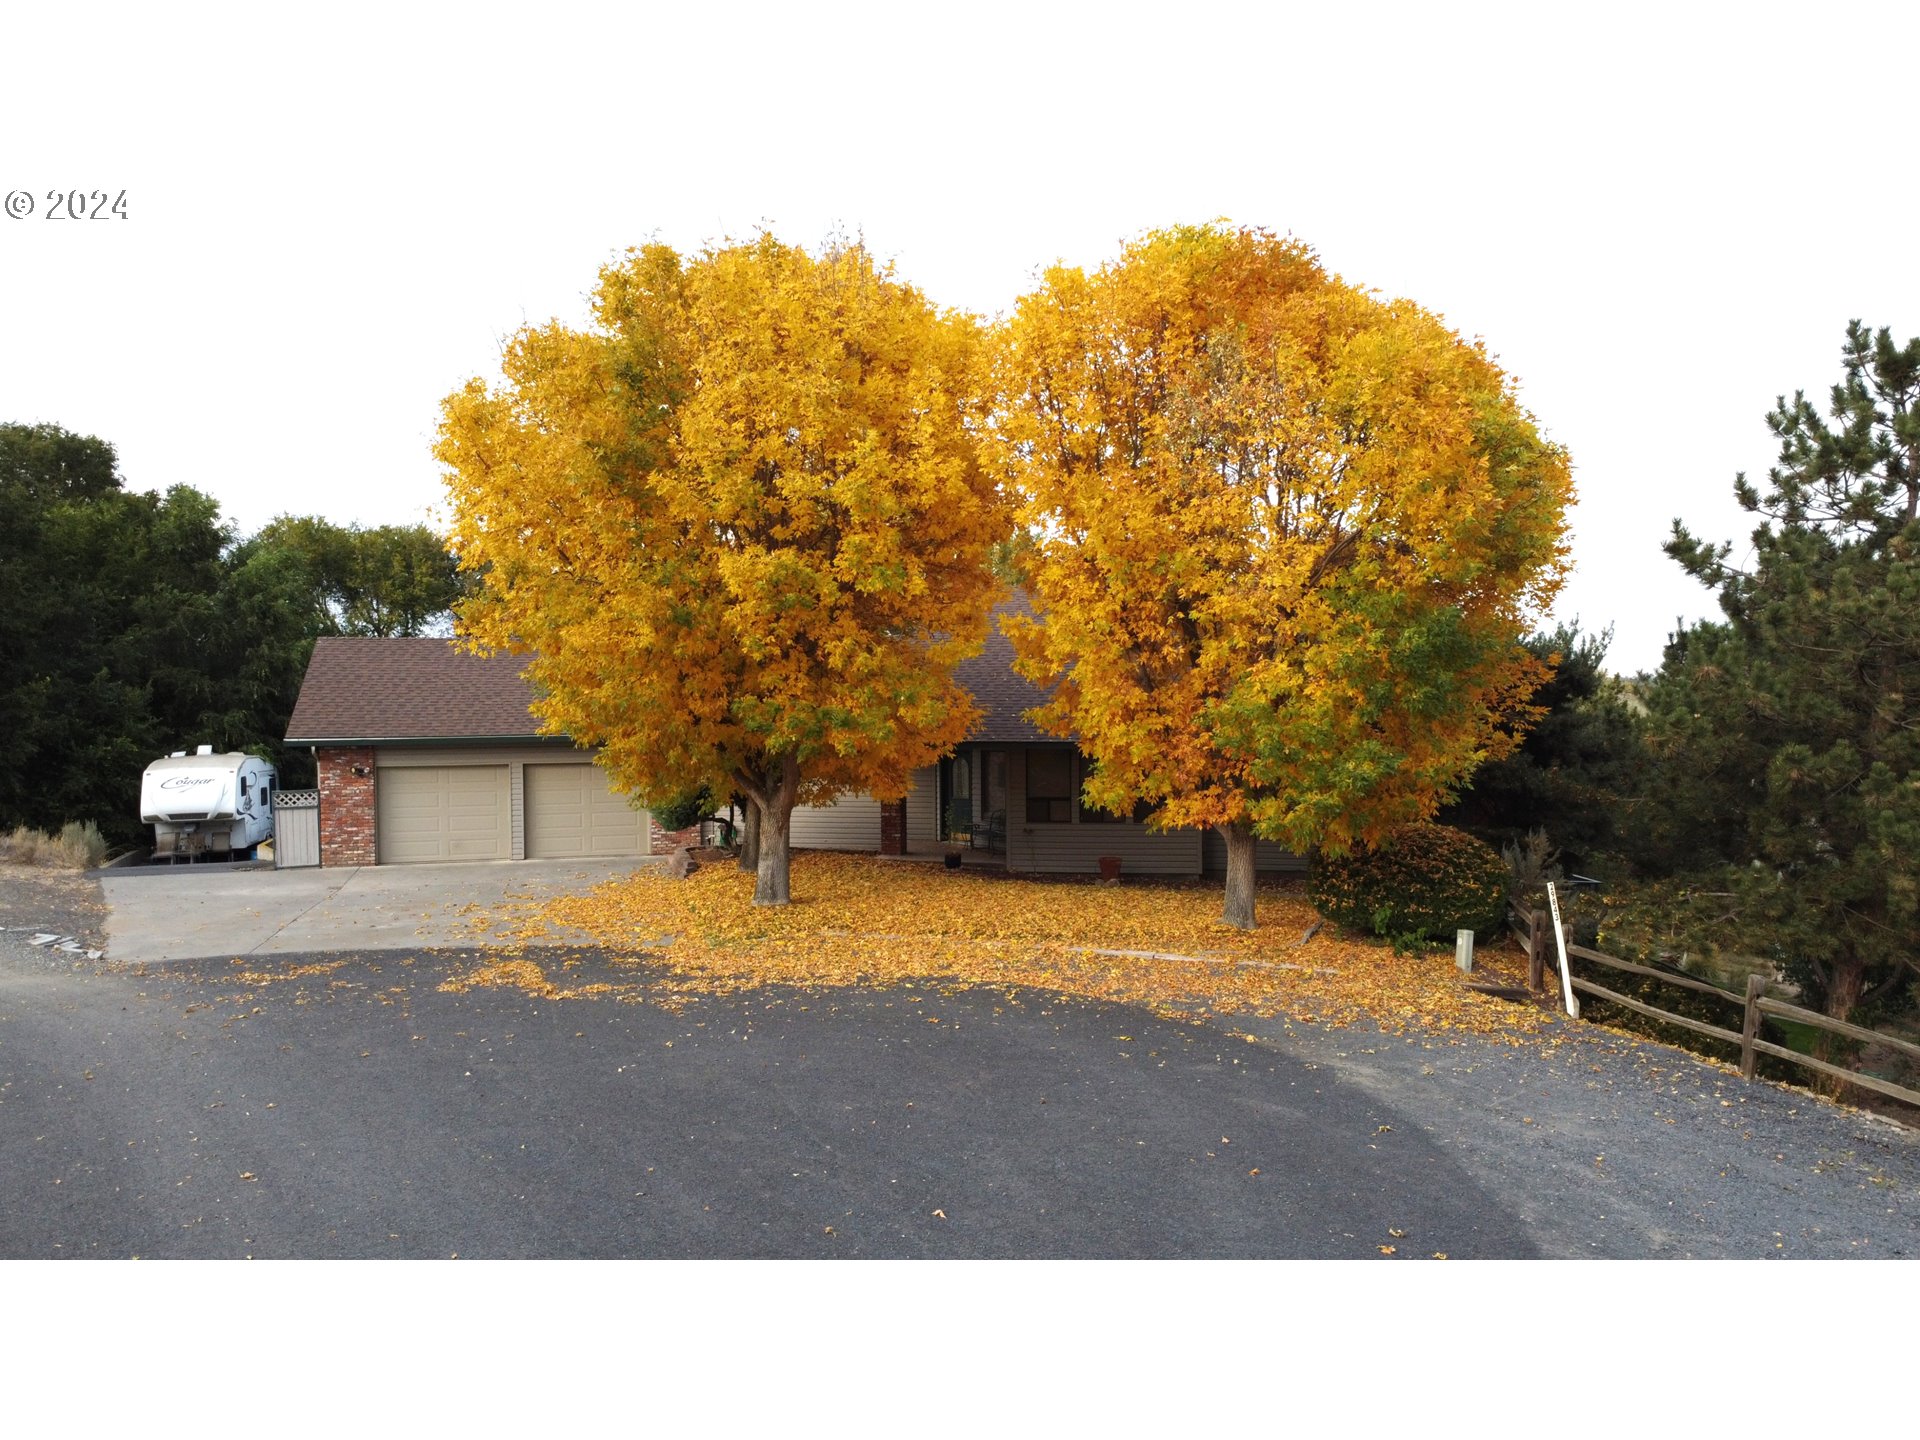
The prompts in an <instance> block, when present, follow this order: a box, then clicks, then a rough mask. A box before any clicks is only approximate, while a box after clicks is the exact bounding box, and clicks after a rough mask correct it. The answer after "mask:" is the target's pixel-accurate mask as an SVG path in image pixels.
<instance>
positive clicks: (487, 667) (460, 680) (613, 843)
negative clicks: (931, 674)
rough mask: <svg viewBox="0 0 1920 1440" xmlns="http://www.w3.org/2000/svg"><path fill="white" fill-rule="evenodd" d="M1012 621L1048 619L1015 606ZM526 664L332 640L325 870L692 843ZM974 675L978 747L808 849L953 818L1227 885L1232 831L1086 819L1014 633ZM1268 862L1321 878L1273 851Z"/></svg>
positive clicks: (311, 696)
mask: <svg viewBox="0 0 1920 1440" xmlns="http://www.w3.org/2000/svg"><path fill="white" fill-rule="evenodd" d="M1004 613H1016V614H1017V613H1031V611H1030V610H1029V608H1028V605H1027V601H1026V599H1025V597H1024V596H1023V595H1021V594H1020V593H1018V592H1015V593H1014V594H1013V595H1012V596H1011V597H1010V598H1009V599H1008V600H1007V601H1005V602H1004V603H1003V604H1002V605H1001V607H1000V608H999V610H998V611H996V615H998V614H1004ZM521 663H522V662H521V661H520V660H519V659H518V658H516V657H514V656H511V655H494V656H487V657H478V656H474V655H470V654H467V653H466V652H464V651H462V650H459V649H458V648H456V647H455V646H454V645H453V644H451V643H450V642H448V641H446V640H437V639H392V640H381V639H366V638H357V637H328V638H323V639H321V640H319V641H318V642H316V644H315V645H314V650H313V659H312V661H311V662H310V664H309V665H308V667H307V675H306V679H305V680H304V681H303V682H302V684H301V687H300V697H299V700H298V701H297V703H296V704H295V706H294V711H293V717H292V719H291V720H290V721H289V723H288V727H287V742H288V743H289V744H292V745H306V746H310V747H311V748H312V749H313V752H314V757H315V761H316V767H317V769H318V772H319V791H320V855H321V863H322V864H323V865H370V864H381V865H390V864H405V863H409V862H419V861H452V860H522V859H541V858H574V857H580V858H588V857H592V858H601V857H604V858H615V857H620V856H628V855H647V854H657V853H664V851H665V850H667V849H669V848H671V846H672V845H673V844H674V843H677V841H678V839H679V838H680V837H678V836H669V835H666V834H664V833H663V832H661V830H660V829H659V827H658V826H657V825H655V824H654V823H653V820H652V817H651V816H650V815H649V814H648V813H647V812H646V811H644V810H636V809H634V808H632V807H630V806H629V805H628V804H627V802H626V800H625V799H624V797H622V796H619V795H615V794H613V793H612V792H611V791H609V790H608V789H607V783H606V776H605V774H604V772H603V771H601V770H600V768H599V767H598V766H596V765H594V764H593V763H592V761H593V756H592V753H591V752H589V751H585V750H581V749H579V748H578V747H576V746H575V745H574V744H573V743H572V742H571V741H569V740H566V739H564V738H556V737H552V736H542V735H540V734H539V733H538V722H537V721H535V719H534V718H533V715H532V713H531V711H530V709H529V707H530V705H531V703H532V700H533V692H532V689H531V687H530V686H529V685H528V684H527V682H526V681H525V680H524V679H522V678H521V675H520V668H521ZM957 675H958V679H959V680H960V683H961V684H962V685H964V686H965V687H966V688H967V690H968V691H969V693H971V694H972V695H973V697H974V698H975V700H976V701H978V702H979V704H980V708H981V712H982V713H981V717H980V719H979V721H978V722H977V723H976V724H975V726H974V729H973V731H972V733H971V734H969V735H968V737H967V739H966V740H965V741H964V742H963V743H962V744H961V745H959V746H958V747H957V748H956V749H955V750H954V752H953V753H952V754H951V755H949V756H947V757H945V758H944V759H942V760H941V761H940V762H939V763H938V764H936V765H930V766H927V767H925V768H924V769H922V770H919V771H917V772H915V774H914V776H913V784H912V787H911V789H910V790H909V792H908V794H907V796H906V798H905V799H904V800H899V801H894V802H891V803H886V804H883V803H882V802H880V801H878V800H876V799H874V798H873V797H872V796H870V795H849V796H845V797H843V798H842V799H841V800H840V801H838V802H837V803H836V804H832V805H813V806H801V807H799V808H797V809H796V810H795V811H794V814H793V828H792V831H791V835H792V843H793V845H794V846H795V847H796V848H800V849H821V850H853V851H867V852H874V851H878V853H880V854H886V855H932V854H938V853H940V852H942V851H943V850H944V849H945V844H944V841H945V829H944V825H943V821H944V820H945V819H946V818H947V817H949V816H951V817H952V818H954V819H955V820H957V821H958V822H960V823H961V824H962V825H963V826H965V827H966V828H967V829H968V831H969V834H970V836H971V843H972V844H973V845H974V846H976V847H979V848H978V850H977V856H978V858H980V859H985V860H989V861H990V862H994V863H1001V864H1004V865H1006V867H1007V868H1008V869H1011V870H1018V871H1031V872H1037V873H1054V874H1094V873H1097V871H1098V870H1099V868H1100V867H1099V861H1100V858H1101V857H1102V856H1117V857H1119V859H1120V861H1121V866H1122V869H1123V871H1124V872H1125V873H1127V874H1131V875H1199V874H1202V873H1205V872H1211V871H1224V870H1225V869H1226V845H1225V842H1224V841H1222V840H1221V839H1220V837H1219V835H1218V834H1217V833H1216V832H1214V831H1206V832H1204V833H1203V832H1202V831H1199V830H1175V831H1169V832H1165V833H1160V832H1155V831H1150V830H1149V829H1148V828H1147V827H1146V825H1144V824H1142V823H1140V822H1138V821H1136V820H1134V819H1131V818H1127V819H1119V818H1114V817H1110V816H1107V815H1104V814H1102V813H1101V812H1098V811H1092V810H1088V809H1087V808H1086V807H1084V806H1083V805H1082V804H1081V803H1080V798H1079V797H1080V786H1081V782H1082V780H1083V779H1084V776H1085V768H1084V767H1085V761H1084V759H1083V757H1082V756H1081V755H1080V752H1079V750H1078V749H1077V748H1076V747H1075V746H1074V745H1073V744H1072V743H1070V742H1068V741H1065V740H1062V739H1060V738H1059V737H1057V736H1052V735H1048V734H1046V733H1045V732H1043V731H1041V730H1040V729H1039V728H1037V727H1036V726H1035V725H1034V724H1033V722H1031V721H1030V720H1028V719H1026V718H1025V712H1026V711H1028V710H1031V709H1033V708H1034V707H1035V706H1038V705H1040V704H1041V703H1042V702H1043V701H1044V700H1045V698H1046V697H1045V695H1044V694H1043V693H1042V692H1041V691H1040V690H1039V689H1037V688H1036V687H1035V686H1033V685H1032V684H1030V683H1028V682H1027V681H1026V680H1024V679H1022V678H1021V677H1020V676H1019V675H1018V674H1016V673H1015V672H1014V669H1013V646H1012V644H1011V642H1009V641H1008V640H1007V638H1006V636H1005V635H1003V634H1001V632H1000V628H999V626H998V625H997V624H996V625H994V626H993V627H992V628H991V629H990V630H989V632H988V638H987V642H986V646H985V648H984V649H983V650H982V651H981V653H980V654H979V655H977V656H975V657H974V658H973V659H971V660H969V661H967V662H966V663H965V664H963V665H962V666H961V667H960V669H959V671H958V672H957ZM1256 864H1257V865H1258V866H1259V868H1261V869H1263V870H1295V869H1301V868H1304V862H1302V861H1301V860H1299V859H1298V858H1297V857H1295V856H1293V855H1290V854H1289V853H1287V852H1286V851H1285V850H1283V849H1281V848H1280V847H1279V846H1276V845H1271V844H1268V843H1266V842H1264V841H1263V842H1262V843H1261V844H1260V846H1259V851H1258V855H1257V858H1256Z"/></svg>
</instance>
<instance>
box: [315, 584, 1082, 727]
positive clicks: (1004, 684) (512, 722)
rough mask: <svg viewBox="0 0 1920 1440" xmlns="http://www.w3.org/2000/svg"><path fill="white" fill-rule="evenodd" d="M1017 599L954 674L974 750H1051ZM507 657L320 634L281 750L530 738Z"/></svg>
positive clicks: (525, 699)
mask: <svg viewBox="0 0 1920 1440" xmlns="http://www.w3.org/2000/svg"><path fill="white" fill-rule="evenodd" d="M1033 613H1034V612H1033V606H1032V605H1031V603H1029V601H1028V600H1027V597H1026V594H1025V592H1024V591H1020V590H1015V591H1013V592H1012V593H1011V594H1010V595H1009V597H1008V598H1007V599H1005V600H1003V601H1002V602H1001V603H1000V604H999V605H997V606H995V607H994V612H993V624H992V625H991V626H990V627H989V629H988V631H987V643H986V647H985V648H984V649H983V650H981V652H980V653H979V654H978V655H976V656H974V657H973V659H971V660H968V661H966V662H965V663H964V664H962V665H961V666H960V668H959V669H958V670H957V671H956V672H955V678H957V679H958V680H959V681H960V683H961V684H962V685H963V686H965V687H966V689H967V691H968V692H969V693H970V694H972V696H973V697H974V699H976V700H978V701H979V702H980V708H981V711H982V712H983V713H982V714H981V717H980V720H979V722H978V723H977V724H975V726H974V728H973V730H972V732H971V733H969V734H968V736H967V739H968V740H969V741H970V742H972V743H975V744H980V743H985V744H998V745H1008V744H1012V745H1026V744H1035V743H1044V742H1047V741H1057V740H1059V738H1060V737H1059V736H1057V735H1049V734H1047V733H1046V732H1045V731H1043V730H1041V729H1040V728H1039V727H1038V726H1036V725H1034V724H1033V723H1032V722H1031V721H1029V720H1026V719H1024V718H1023V712H1024V711H1027V710H1031V709H1033V708H1034V707H1035V706H1037V705H1044V704H1045V703H1046V700H1047V694H1046V692H1045V691H1043V690H1041V689H1040V688H1039V687H1038V686H1035V685H1031V684H1029V683H1028V682H1027V681H1025V680H1023V679H1021V678H1020V676H1018V675H1016V674H1015V673H1014V670H1013V643H1012V642H1011V641H1009V640H1008V639H1007V637H1006V636H1005V635H1003V634H1002V633H1001V631H1000V623H999V622H1000V617H1001V616H1002V615H1008V614H1011V615H1031V614H1033ZM524 664H526V661H525V659H524V658H523V657H521V656H517V655H490V656H486V657H484V658H483V657H480V656H475V655H469V654H468V653H466V652H465V651H463V650H460V649H458V648H456V647H455V646H454V645H453V643H452V642H451V641H448V640H436V639H432V638H419V639H413V638H407V639H373V638H369V637H364V636H346V635H329V636H324V637H322V638H321V639H320V640H317V641H315V642H314V647H313V659H312V660H311V661H309V662H308V664H307V677H306V679H305V680H303V681H302V682H301V685H300V698H299V699H298V700H297V701H296V702H295V703H294V707H293V716H292V718H291V719H289V720H288V722H287V743H288V744H290V745H325V744H363V743H365V742H367V741H372V740H520V739H532V738H534V737H536V736H538V735H539V733H540V727H539V722H538V721H537V720H535V719H534V717H533V715H532V714H531V713H530V712H529V711H528V708H527V707H528V706H529V705H530V704H531V703H532V702H533V689H532V687H531V686H529V685H528V684H527V682H526V681H525V680H523V679H521V678H520V669H521V667H522V666H523V665H524Z"/></svg>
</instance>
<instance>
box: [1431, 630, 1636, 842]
mask: <svg viewBox="0 0 1920 1440" xmlns="http://www.w3.org/2000/svg"><path fill="white" fill-rule="evenodd" d="M1612 639H1613V632H1612V631H1611V630H1603V631H1601V632H1600V633H1599V634H1597V635H1595V634H1585V635H1583V634H1581V633H1580V627H1579V625H1578V624H1577V623H1576V624H1573V625H1562V626H1560V627H1558V628H1557V629H1555V630H1553V631H1551V632H1544V633H1541V634H1537V635H1531V636H1529V637H1528V638H1527V640H1526V642H1525V644H1526V647H1527V650H1528V651H1529V653H1531V654H1532V655H1533V657H1534V659H1536V660H1538V661H1539V662H1540V663H1541V664H1542V665H1543V666H1546V665H1551V666H1552V667H1553V673H1552V677H1551V678H1550V679H1549V680H1548V681H1547V682H1546V683H1545V684H1544V685H1542V686H1541V687H1540V688H1539V689H1538V690H1536V691H1535V692H1534V693H1533V695H1532V696H1531V697H1530V699H1529V701H1528V703H1529V704H1530V705H1533V706H1536V707H1538V708H1539V709H1540V710H1542V711H1544V712H1545V713H1543V714H1542V715H1541V717H1540V719H1539V720H1538V721H1537V722H1535V724H1534V726H1533V728H1532V729H1530V730H1528V731H1527V733H1526V735H1525V737H1524V738H1523V739H1522V740H1521V742H1520V748H1519V749H1518V750H1516V751H1514V752H1513V753H1512V754H1511V755H1507V756H1504V757H1502V758H1501V759H1498V760H1489V761H1488V762H1486V763H1485V764H1484V765H1482V766H1481V767H1480V768H1479V769H1478V770H1476V771H1474V774H1473V778H1472V779H1471V780H1470V781H1468V783H1467V784H1466V786H1464V787H1463V788H1462V791H1461V794H1460V796H1459V798H1458V799H1457V800H1455V801H1454V803H1453V804H1452V805H1451V806H1449V807H1448V808H1447V809H1446V810H1444V811H1442V812H1441V815H1440V820H1441V823H1443V824H1447V825H1455V826H1458V827H1459V828H1460V829H1462V830H1466V831H1469V832H1471V833H1472V834H1475V835H1478V836H1479V837H1480V838H1481V839H1483V840H1485V841H1487V842H1488V843H1489V844H1492V845H1494V846H1496V847H1499V846H1505V845H1508V844H1511V843H1513V842H1515V841H1518V840H1521V839H1523V838H1524V837H1525V836H1526V835H1527V834H1528V832H1530V831H1533V830H1543V831H1545V832H1546V834H1547V836H1548V838H1549V839H1550V840H1551V841H1552V842H1553V844H1554V845H1555V846H1556V847H1557V848H1558V849H1559V851H1560V856H1561V860H1562V862H1563V864H1564V865H1565V866H1566V867H1567V868H1569V869H1575V870H1582V869H1591V868H1593V867H1594V866H1595V865H1596V864H1597V863H1598V862H1599V861H1600V857H1602V856H1605V855H1609V854H1612V853H1613V852H1615V851H1617V850H1618V849H1619V848H1620V845H1621V840H1622V835H1623V833H1624V830H1625V816H1626V813H1627V811H1628V809H1629V807H1630V806H1631V805H1632V804H1633V800H1632V797H1633V794H1634V792H1635V788H1636V785H1637V784H1638V781H1639V775H1640V765H1641V760H1642V749H1643V747H1642V740H1641V728H1642V727H1641V722H1640V719H1639V717H1638V716H1637V715H1636V714H1635V713H1634V710H1633V708H1632V705H1631V704H1630V703H1629V701H1628V698H1627V692H1626V689H1625V687H1624V685H1623V684H1622V683H1621V682H1620V681H1619V680H1617V679H1615V678H1614V677H1613V676H1611V675H1609V674H1607V672H1606V670H1605V668H1604V667H1605V664H1606V658H1607V646H1608V644H1609V643H1610V642H1611V641H1612ZM1556 657H1557V659H1556Z"/></svg>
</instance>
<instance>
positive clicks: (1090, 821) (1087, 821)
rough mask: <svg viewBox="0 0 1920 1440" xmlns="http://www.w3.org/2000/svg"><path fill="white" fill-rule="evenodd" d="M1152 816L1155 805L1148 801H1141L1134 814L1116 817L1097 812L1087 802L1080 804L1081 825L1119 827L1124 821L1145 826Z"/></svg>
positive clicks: (1100, 811) (1134, 809)
mask: <svg viewBox="0 0 1920 1440" xmlns="http://www.w3.org/2000/svg"><path fill="white" fill-rule="evenodd" d="M1151 814H1153V803H1152V802H1151V801H1148V800H1142V801H1140V803H1139V804H1137V805H1135V806H1134V807H1133V812H1132V813H1131V814H1128V815H1115V814H1113V813H1111V812H1110V811H1106V810H1096V809H1094V808H1093V806H1091V805H1089V804H1087V803H1086V801H1084V800H1082V801H1081V802H1080V823H1081V824H1082V825H1118V824H1120V823H1121V822H1122V821H1126V822H1129V823H1131V824H1134V825H1144V824H1146V823H1147V817H1148V816H1149V815H1151Z"/></svg>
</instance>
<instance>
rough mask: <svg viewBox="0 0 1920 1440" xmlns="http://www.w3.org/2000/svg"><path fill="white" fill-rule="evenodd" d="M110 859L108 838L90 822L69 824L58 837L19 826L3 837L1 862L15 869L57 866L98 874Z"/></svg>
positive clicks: (75, 821)
mask: <svg viewBox="0 0 1920 1440" xmlns="http://www.w3.org/2000/svg"><path fill="white" fill-rule="evenodd" d="M106 858H107V842H106V838H105V837H104V836H103V835H101V833H100V827H99V826H98V825H96V824H94V823H93V821H91V820H88V821H85V822H81V821H79V820H69V821H68V822H67V823H66V824H65V825H63V826H61V828H60V833H59V834H58V835H49V834H48V833H47V832H46V831H44V830H32V829H29V828H28V827H27V826H25V825H17V826H15V827H14V829H13V832H12V833H11V834H0V860H5V861H11V862H12V863H13V864H15V865H53V866H57V867H60V868H62V869H67V870H95V869H98V868H99V867H100V866H101V865H102V864H103V863H105V861H106Z"/></svg>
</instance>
